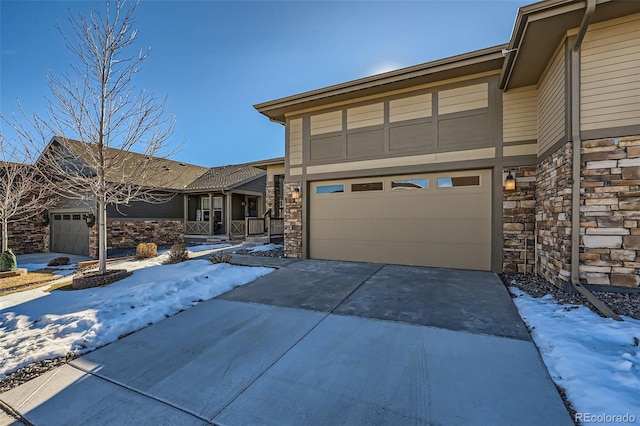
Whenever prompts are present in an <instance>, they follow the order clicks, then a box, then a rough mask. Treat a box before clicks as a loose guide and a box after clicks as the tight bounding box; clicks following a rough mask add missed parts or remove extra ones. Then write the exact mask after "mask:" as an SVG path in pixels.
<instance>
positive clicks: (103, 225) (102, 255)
mask: <svg viewBox="0 0 640 426" xmlns="http://www.w3.org/2000/svg"><path fill="white" fill-rule="evenodd" d="M98 267H99V273H100V274H106V273H107V204H106V203H105V202H104V201H103V200H99V201H98Z"/></svg>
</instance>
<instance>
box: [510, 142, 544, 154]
mask: <svg viewBox="0 0 640 426" xmlns="http://www.w3.org/2000/svg"><path fill="white" fill-rule="evenodd" d="M537 152H538V148H537V147H536V145H535V144H532V143H531V144H527V145H507V146H505V147H504V148H502V156H503V157H515V156H518V155H536V154H537Z"/></svg>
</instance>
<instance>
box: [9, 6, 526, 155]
mask: <svg viewBox="0 0 640 426" xmlns="http://www.w3.org/2000/svg"><path fill="white" fill-rule="evenodd" d="M529 3H531V1H520V0H509V1H507V0H505V1H486V0H475V1H227V2H225V1H206V0H201V1H156V0H142V1H141V3H140V5H139V6H138V10H137V20H136V28H137V29H138V41H137V44H136V48H138V49H146V48H148V47H151V55H150V56H149V58H148V59H147V60H146V61H145V63H144V66H143V68H142V70H141V71H140V73H139V74H138V75H137V79H136V80H135V85H136V87H137V88H141V89H145V90H148V91H151V92H153V93H155V94H156V95H157V96H158V97H160V98H162V97H164V96H166V97H167V111H169V112H171V113H173V114H175V116H176V119H177V124H176V128H175V132H174V134H173V138H172V141H173V142H174V143H175V144H178V143H179V142H180V141H181V140H183V139H184V140H185V145H184V147H183V149H182V151H181V152H180V153H178V154H177V155H176V157H175V158H176V159H178V160H180V161H185V162H189V163H194V164H200V165H204V166H216V165H222V164H235V163H242V162H246V161H254V160H260V159H265V158H271V157H277V156H282V155H284V128H283V126H281V125H279V124H275V123H271V122H270V121H269V120H268V119H267V118H266V117H264V116H263V115H261V114H260V113H258V112H257V111H256V110H255V109H254V108H253V105H254V104H256V103H260V102H264V101H269V100H273V99H277V98H281V97H285V96H289V95H293V94H297V93H301V92H304V91H308V90H313V89H318V88H321V87H325V86H329V85H332V84H338V83H342V82H345V81H349V80H354V79H357V78H361V77H366V76H369V75H373V74H376V73H380V72H384V71H389V70H391V69H396V68H402V67H407V66H412V65H416V64H420V63H423V62H429V61H432V60H436V59H441V58H445V57H448V56H453V55H457V54H460V53H465V52H469V51H472V50H477V49H482V48H485V47H490V46H495V45H497V44H501V43H505V42H507V41H508V40H509V37H510V35H511V30H512V27H513V22H514V19H515V17H516V13H517V10H518V7H520V6H523V5H525V4H529ZM90 7H94V8H96V9H98V10H102V9H103V7H104V6H103V3H102V2H93V1H75V2H69V1H11V0H0V51H1V55H0V112H2V114H4V115H8V114H11V113H12V112H13V111H15V110H16V109H17V101H18V100H20V102H21V103H22V105H23V107H24V108H25V110H26V111H28V112H32V111H40V112H41V111H43V105H44V96H46V95H49V89H48V85H47V79H46V70H50V71H51V72H52V73H53V74H54V75H59V74H60V73H62V72H67V71H68V64H69V63H70V61H71V60H72V58H73V57H72V54H71V53H70V52H69V51H68V50H67V49H66V47H65V45H64V41H63V40H62V37H61V36H60V34H59V32H58V31H57V30H56V28H55V24H56V23H59V24H60V25H61V26H62V28H63V30H64V29H68V28H69V26H68V24H67V18H68V16H69V10H71V12H72V13H83V14H86V12H87V11H88V10H89V8H90ZM2 128H3V129H5V130H6V128H5V126H4V125H3V127H2Z"/></svg>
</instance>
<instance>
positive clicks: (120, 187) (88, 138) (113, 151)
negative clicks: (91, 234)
mask: <svg viewBox="0 0 640 426" xmlns="http://www.w3.org/2000/svg"><path fill="white" fill-rule="evenodd" d="M105 6H106V7H105V9H104V10H103V11H96V10H93V9H92V10H91V11H90V13H89V15H88V16H83V15H77V16H75V15H73V14H70V17H69V24H70V28H71V31H70V33H69V34H67V33H65V31H63V30H62V28H61V27H60V26H58V29H59V30H60V33H61V34H62V36H63V38H64V40H65V42H66V44H67V47H68V49H69V50H70V51H71V52H72V54H73V57H74V59H75V61H74V62H73V63H72V64H70V71H69V72H67V73H64V74H62V75H61V76H60V77H56V76H54V75H51V74H49V75H48V79H49V87H50V90H51V94H52V96H51V97H50V98H48V99H47V101H48V105H47V114H46V116H40V115H37V114H36V115H34V116H33V118H32V119H30V121H31V124H32V125H33V126H34V127H36V128H37V129H38V132H39V133H40V135H41V136H43V135H47V134H48V135H51V134H53V135H61V136H63V137H61V138H57V139H59V140H61V141H63V142H64V141H70V140H68V139H65V137H68V138H74V139H78V140H79V141H81V142H82V143H76V144H75V146H74V149H67V147H65V146H64V144H53V143H52V144H50V145H49V147H48V148H47V150H46V151H45V152H44V154H43V155H42V156H41V157H40V159H39V161H38V164H39V166H42V167H44V168H45V169H46V171H47V173H46V175H47V176H50V177H52V178H53V179H54V183H55V185H54V187H55V188H56V190H57V193H58V194H60V195H61V196H64V197H66V198H70V199H79V200H91V201H95V203H96V210H97V212H96V213H97V218H98V223H97V225H98V236H99V249H98V258H99V272H100V273H101V274H104V273H106V270H107V268H106V260H107V257H106V247H107V245H106V238H107V233H106V230H107V205H109V204H111V205H115V206H118V205H121V204H128V203H130V202H132V201H146V202H162V201H166V200H167V199H168V198H167V196H166V195H163V194H159V193H158V192H157V191H154V188H156V189H157V188H158V187H160V188H162V187H163V185H162V182H161V179H162V175H163V174H162V169H161V167H162V166H161V164H162V162H161V161H159V160H160V159H162V158H167V157H170V156H172V155H173V154H175V152H176V151H171V152H170V151H169V137H170V136H171V134H172V133H173V126H174V119H173V117H168V118H167V117H166V116H165V111H164V109H165V101H164V100H158V99H157V98H156V97H155V96H154V95H153V94H151V93H148V92H146V91H144V90H137V89H136V88H135V86H134V85H133V79H134V77H135V75H136V73H137V72H138V71H139V69H140V66H141V64H142V63H143V61H144V60H145V59H146V58H147V57H148V55H149V52H150V51H149V50H146V51H135V52H132V49H133V44H134V42H135V40H136V34H137V32H136V30H134V29H133V24H134V21H135V9H136V4H132V5H127V4H126V1H124V0H118V1H116V2H114V4H111V3H110V2H108V1H107V2H106V4H105ZM14 129H15V130H16V132H17V133H19V134H21V135H22V136H23V137H24V138H29V133H28V132H27V131H25V130H24V128H20V126H15V128H14ZM149 182H153V185H149ZM167 183H168V182H167ZM164 187H169V186H168V185H167V186H164Z"/></svg>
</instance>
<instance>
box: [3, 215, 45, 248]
mask: <svg viewBox="0 0 640 426" xmlns="http://www.w3.org/2000/svg"><path fill="white" fill-rule="evenodd" d="M0 228H1V227H0ZM8 228H9V232H8V234H9V249H11V251H13V253H14V254H28V253H43V252H48V251H49V227H48V226H47V225H45V224H44V220H43V219H42V215H37V216H35V217H32V218H30V219H25V220H21V221H18V222H11V223H9V224H8ZM0 237H2V230H1V229H0Z"/></svg>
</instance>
